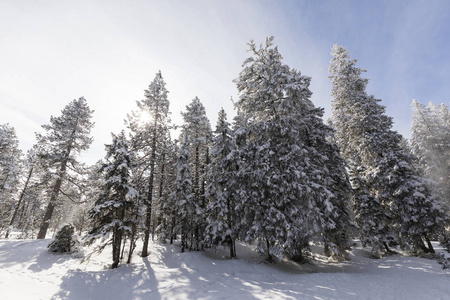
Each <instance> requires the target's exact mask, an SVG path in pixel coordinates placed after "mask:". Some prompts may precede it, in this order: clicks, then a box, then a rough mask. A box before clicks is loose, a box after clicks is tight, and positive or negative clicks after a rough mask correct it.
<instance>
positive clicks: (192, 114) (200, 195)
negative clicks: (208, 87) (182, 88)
mask: <svg viewBox="0 0 450 300" xmlns="http://www.w3.org/2000/svg"><path fill="white" fill-rule="evenodd" d="M181 115H182V116H183V121H184V124H183V127H182V134H181V136H182V137H183V136H185V135H186V134H187V136H188V137H189V144H190V147H189V152H190V154H191V156H190V159H189V166H190V171H191V176H192V191H193V194H194V202H195V203H196V206H197V207H198V213H197V215H196V216H193V217H194V219H193V220H192V222H193V226H194V227H195V231H194V240H195V243H194V248H195V249H196V250H200V249H201V248H202V246H203V245H202V242H203V239H204V230H205V227H206V222H205V219H204V218H203V213H204V212H205V208H206V205H207V201H206V197H205V190H206V185H207V182H206V173H207V165H208V163H209V159H210V158H209V156H210V155H209V149H210V146H211V139H212V130H211V124H210V122H209V119H208V117H207V116H206V110H205V107H204V106H203V104H202V103H201V101H200V99H199V98H198V97H195V98H194V99H193V100H192V101H191V103H189V105H187V106H186V111H185V112H182V113H181Z"/></svg>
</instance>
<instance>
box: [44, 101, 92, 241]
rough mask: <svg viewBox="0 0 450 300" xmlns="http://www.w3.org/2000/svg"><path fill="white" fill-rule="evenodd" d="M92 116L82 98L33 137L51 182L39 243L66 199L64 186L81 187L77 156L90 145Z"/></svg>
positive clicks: (81, 168) (82, 172)
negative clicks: (43, 133) (62, 201)
mask: <svg viewBox="0 0 450 300" xmlns="http://www.w3.org/2000/svg"><path fill="white" fill-rule="evenodd" d="M92 113H93V111H92V110H90V109H89V107H88V105H87V102H86V100H85V99H84V98H83V97H81V98H79V99H78V100H73V101H71V102H70V103H69V104H68V105H66V107H65V108H64V109H63V110H62V114H61V116H59V117H53V116H52V117H51V118H50V124H48V125H42V128H44V130H45V131H46V134H45V135H42V134H36V138H37V141H38V144H40V147H39V149H40V153H39V154H38V156H39V159H40V160H41V162H42V163H43V165H44V166H45V169H46V170H47V174H48V175H49V176H51V178H52V180H51V182H50V185H49V187H50V190H49V191H48V194H49V197H50V200H49V201H48V204H47V208H46V210H45V215H44V219H43V220H42V223H41V226H40V229H39V234H38V237H37V238H38V239H44V238H45V236H46V233H47V230H48V227H49V225H50V221H51V218H52V216H53V211H54V210H55V207H56V206H57V205H58V200H59V195H60V193H61V194H63V195H65V196H69V195H68V194H67V193H65V191H64V190H63V186H64V184H65V185H66V186H69V187H70V186H71V187H75V188H76V187H77V186H79V185H80V180H79V178H78V177H79V176H80V175H82V174H85V173H86V172H87V170H86V167H85V166H84V164H82V163H80V162H79V161H78V159H77V156H78V154H79V153H80V152H81V151H83V150H87V149H88V148H89V146H90V144H91V142H92V138H91V137H90V131H91V129H92V127H93V126H94V123H92V122H91V117H92Z"/></svg>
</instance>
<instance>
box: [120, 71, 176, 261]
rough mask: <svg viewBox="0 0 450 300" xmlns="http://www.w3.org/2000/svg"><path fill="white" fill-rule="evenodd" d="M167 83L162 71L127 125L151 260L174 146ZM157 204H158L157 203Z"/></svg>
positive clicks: (135, 180) (144, 249) (144, 245)
mask: <svg viewBox="0 0 450 300" xmlns="http://www.w3.org/2000/svg"><path fill="white" fill-rule="evenodd" d="M168 93H169V92H168V91H167V89H166V83H165V81H164V79H163V77H162V74H161V71H159V72H158V73H156V75H155V78H154V79H153V81H152V82H151V83H150V85H149V87H148V89H147V90H145V95H144V96H145V98H144V99H143V100H141V101H136V103H137V106H138V108H139V109H138V110H137V111H133V112H132V113H131V115H128V119H127V120H126V123H127V125H128V128H129V129H130V131H131V140H132V146H133V150H134V153H135V155H136V161H137V162H138V163H137V169H136V170H135V172H134V173H135V175H136V176H134V178H133V181H134V183H135V186H136V187H138V188H139V192H140V193H139V194H140V197H141V198H143V199H144V203H145V206H146V217H145V228H144V244H143V248H142V256H143V257H146V256H148V254H149V253H148V243H149V239H150V232H151V231H153V232H154V231H155V226H153V228H151V227H152V224H156V221H155V217H154V215H155V213H154V211H153V207H154V206H156V207H157V206H158V204H159V202H160V201H163V200H162V199H161V198H162V195H163V194H164V191H162V190H160V191H159V193H156V191H157V190H158V188H160V187H161V186H163V185H164V183H162V180H164V179H163V177H164V168H165V165H166V164H167V162H166V160H165V158H164V156H165V154H166V152H167V147H168V145H169V144H170V136H169V127H170V112H169V105H170V102H169V100H168V97H167V96H168ZM155 200H156V201H155Z"/></svg>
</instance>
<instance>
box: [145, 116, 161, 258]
mask: <svg viewBox="0 0 450 300" xmlns="http://www.w3.org/2000/svg"><path fill="white" fill-rule="evenodd" d="M156 126H157V121H156V118H155V128H154V131H153V138H152V155H151V158H150V178H149V180H148V194H147V203H146V206H147V214H146V218H145V230H144V245H143V247H142V257H147V256H148V242H149V240H150V226H151V224H152V202H153V178H154V176H155V161H156Z"/></svg>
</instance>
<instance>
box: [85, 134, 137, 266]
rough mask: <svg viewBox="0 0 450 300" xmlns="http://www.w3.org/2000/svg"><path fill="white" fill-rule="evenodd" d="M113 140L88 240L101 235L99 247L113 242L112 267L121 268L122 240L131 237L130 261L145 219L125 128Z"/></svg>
mask: <svg viewBox="0 0 450 300" xmlns="http://www.w3.org/2000/svg"><path fill="white" fill-rule="evenodd" d="M112 138H113V142H112V144H110V145H106V151H107V154H106V157H105V162H104V163H103V165H102V169H101V172H102V173H103V176H104V183H103V187H102V190H101V193H100V195H99V196H98V199H97V201H96V202H95V205H94V207H92V208H91V210H90V211H89V217H90V219H91V221H92V229H91V230H90V232H89V235H88V236H87V242H88V243H93V242H94V241H95V240H97V239H100V238H101V243H100V245H99V248H98V250H99V251H102V250H103V249H104V248H105V247H106V246H108V245H112V260H113V263H112V266H111V267H112V268H113V269H114V268H117V266H118V265H119V262H120V259H121V255H122V252H123V249H122V247H123V246H122V241H123V240H128V242H129V250H128V260H127V263H129V262H130V261H131V257H132V254H133V251H134V248H135V246H136V239H137V230H138V229H139V228H138V227H139V224H140V219H141V215H142V212H141V203H139V202H138V199H139V198H138V192H137V191H136V189H135V188H134V187H133V186H132V185H131V180H130V177H131V172H132V168H133V155H132V153H130V151H129V149H130V146H129V144H128V142H127V140H126V138H125V133H124V132H123V131H122V132H121V133H120V134H119V135H117V136H116V135H114V134H112Z"/></svg>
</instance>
